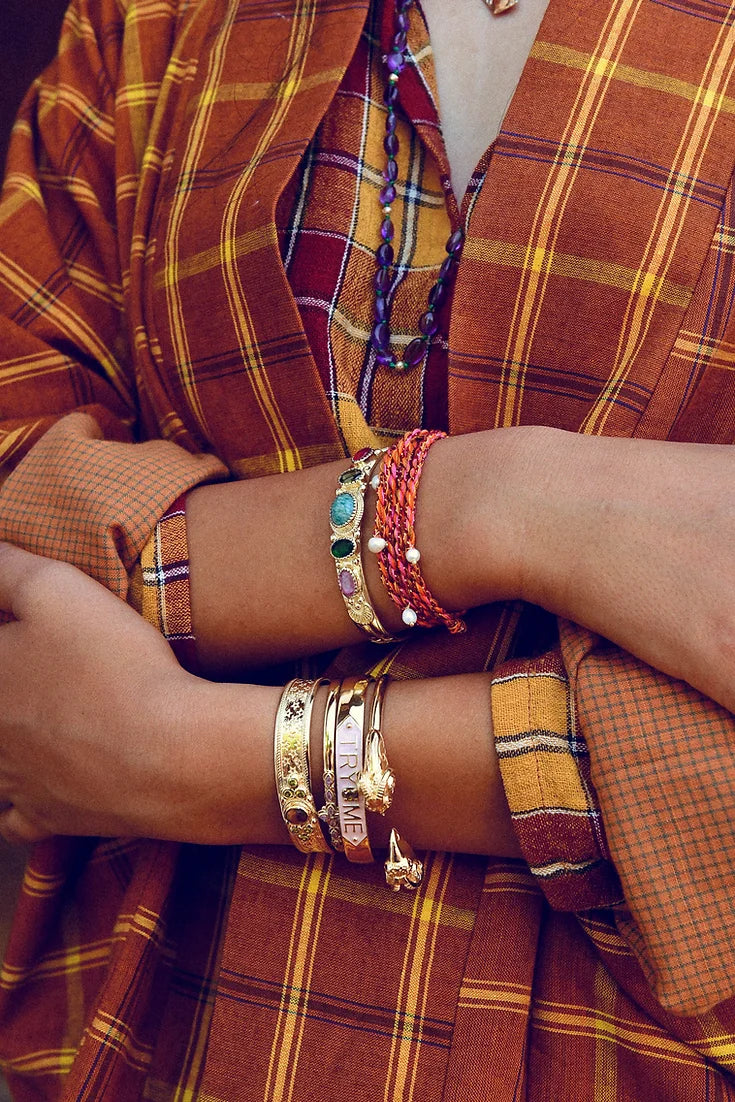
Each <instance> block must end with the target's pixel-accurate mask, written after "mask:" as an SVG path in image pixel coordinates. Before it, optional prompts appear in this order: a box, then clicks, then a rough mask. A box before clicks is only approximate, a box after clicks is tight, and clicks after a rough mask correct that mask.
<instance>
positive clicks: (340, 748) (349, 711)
mask: <svg viewBox="0 0 735 1102" xmlns="http://www.w3.org/2000/svg"><path fill="white" fill-rule="evenodd" d="M370 681H371V679H370V678H368V677H360V678H357V677H350V678H347V679H346V680H345V681H343V682H342V684H341V685H340V689H339V695H338V700H337V715H336V717H335V727H334V747H335V757H336V767H337V769H336V772H337V777H336V786H337V808H338V811H339V829H340V834H341V835H342V841H343V843H344V847H345V856H346V857H347V860H348V861H352V862H353V863H354V864H358V865H364V864H368V863H369V862H370V861H372V860H373V851H372V850H371V848H370V839H369V837H368V829H367V815H366V808H365V799H364V797H363V796H361V795H360V792H359V789H358V787H357V786H358V781H359V779H360V773H361V772H362V758H363V734H364V730H365V694H366V693H367V690H368V687H369V685H370Z"/></svg>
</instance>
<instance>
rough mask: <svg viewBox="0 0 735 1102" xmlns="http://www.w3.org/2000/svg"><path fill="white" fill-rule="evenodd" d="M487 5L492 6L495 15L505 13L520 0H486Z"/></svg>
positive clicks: (491, 9)
mask: <svg viewBox="0 0 735 1102" xmlns="http://www.w3.org/2000/svg"><path fill="white" fill-rule="evenodd" d="M484 2H485V6H486V7H488V8H490V11H491V12H492V13H493V15H504V14H505V12H507V11H510V10H511V8H514V7H515V6H516V4H517V3H518V0H484Z"/></svg>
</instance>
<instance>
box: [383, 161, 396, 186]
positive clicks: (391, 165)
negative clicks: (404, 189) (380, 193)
mask: <svg viewBox="0 0 735 1102" xmlns="http://www.w3.org/2000/svg"><path fill="white" fill-rule="evenodd" d="M383 179H384V180H385V182H386V184H393V183H395V181H396V180H397V179H398V163H397V162H396V161H394V160H393V158H392V157H391V158H390V160H389V161H388V164H387V165H386V166H385V168H384V169H383Z"/></svg>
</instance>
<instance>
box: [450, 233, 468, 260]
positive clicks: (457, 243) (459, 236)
mask: <svg viewBox="0 0 735 1102" xmlns="http://www.w3.org/2000/svg"><path fill="white" fill-rule="evenodd" d="M463 245H464V231H463V230H455V231H454V233H453V234H452V236H451V237H450V238H449V240H448V241H447V252H448V253H451V254H452V255H454V254H455V253H458V252H459V250H460V249H461V248H462V246H463Z"/></svg>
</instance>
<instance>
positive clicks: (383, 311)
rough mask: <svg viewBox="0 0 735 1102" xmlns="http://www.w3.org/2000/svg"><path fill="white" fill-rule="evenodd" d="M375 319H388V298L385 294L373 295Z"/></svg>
mask: <svg viewBox="0 0 735 1102" xmlns="http://www.w3.org/2000/svg"><path fill="white" fill-rule="evenodd" d="M375 320H376V321H387V320H388V299H387V298H386V297H385V295H376V296H375Z"/></svg>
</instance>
